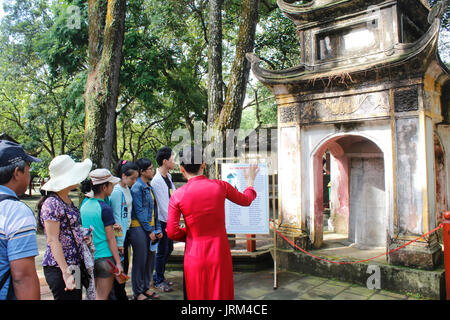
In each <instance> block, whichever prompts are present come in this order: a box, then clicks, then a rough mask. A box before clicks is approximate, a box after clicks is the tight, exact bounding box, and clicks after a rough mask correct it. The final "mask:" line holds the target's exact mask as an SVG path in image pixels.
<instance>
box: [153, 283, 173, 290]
mask: <svg viewBox="0 0 450 320" xmlns="http://www.w3.org/2000/svg"><path fill="white" fill-rule="evenodd" d="M155 288H156V289H158V290H159V291H160V292H171V291H173V289H172V288H171V287H170V286H169V285H168V284H167V283H166V282H164V281H163V282H161V283H160V284H158V285H156V286H155Z"/></svg>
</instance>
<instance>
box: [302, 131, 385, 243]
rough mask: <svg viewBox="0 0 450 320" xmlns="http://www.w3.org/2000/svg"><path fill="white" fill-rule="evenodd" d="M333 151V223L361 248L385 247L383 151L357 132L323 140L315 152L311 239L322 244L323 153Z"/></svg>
mask: <svg viewBox="0 0 450 320" xmlns="http://www.w3.org/2000/svg"><path fill="white" fill-rule="evenodd" d="M327 150H329V152H330V154H331V170H330V171H331V172H330V174H331V196H330V203H331V205H330V210H331V217H330V224H332V226H333V229H334V231H335V232H336V233H339V234H347V236H348V242H349V243H352V244H354V245H355V246H357V247H358V248H361V249H365V248H371V247H381V246H383V247H385V246H386V227H387V226H386V224H387V223H386V221H387V208H386V203H387V201H386V199H387V198H386V197H387V194H386V192H385V172H384V171H385V169H384V154H383V152H382V151H381V149H380V148H379V147H378V146H377V144H376V143H375V142H373V141H372V140H370V139H369V138H367V137H364V136H361V135H358V134H344V135H338V136H334V137H331V138H329V139H327V140H326V141H324V142H322V143H321V144H320V146H319V147H318V148H317V150H316V151H315V152H313V156H312V161H313V172H314V174H313V176H314V178H313V185H314V187H313V189H314V216H313V217H312V219H311V220H312V226H311V239H312V242H313V245H314V247H315V248H320V247H321V246H322V244H323V226H324V221H323V211H324V208H323V188H324V185H323V179H322V176H321V175H322V171H321V169H322V156H323V154H324V153H325V152H326V151H327Z"/></svg>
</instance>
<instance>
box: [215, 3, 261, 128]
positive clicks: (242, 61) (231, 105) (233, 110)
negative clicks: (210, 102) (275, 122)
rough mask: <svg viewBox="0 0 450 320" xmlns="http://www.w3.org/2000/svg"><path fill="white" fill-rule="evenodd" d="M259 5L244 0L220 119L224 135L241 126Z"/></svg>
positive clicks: (220, 126)
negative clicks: (247, 57) (248, 57)
mask: <svg viewBox="0 0 450 320" xmlns="http://www.w3.org/2000/svg"><path fill="white" fill-rule="evenodd" d="M259 3H260V0H244V1H243V2H242V14H241V20H240V25H239V35H238V40H237V44H236V55H235V57H234V62H233V67H232V68H231V77H230V82H229V83H228V91H227V95H226V99H225V103H224V106H223V108H222V110H221V112H220V117H219V130H220V131H221V132H222V133H225V131H226V130H227V129H237V128H239V126H240V124H241V116H242V106H243V104H244V99H245V92H246V89H247V83H248V77H249V74H250V62H249V61H248V60H247V59H246V57H245V54H246V53H247V52H253V47H254V44H255V32H256V25H257V24H258V11H259Z"/></svg>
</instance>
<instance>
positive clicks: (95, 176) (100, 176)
mask: <svg viewBox="0 0 450 320" xmlns="http://www.w3.org/2000/svg"><path fill="white" fill-rule="evenodd" d="M89 178H91V180H92V184H93V185H94V186H95V185H97V184H102V183H106V182H111V183H112V184H117V183H119V182H120V180H121V179H120V178H117V177H114V176H113V175H112V174H111V172H110V171H109V170H108V169H105V168H102V169H95V170H92V171H91V172H90V173H89Z"/></svg>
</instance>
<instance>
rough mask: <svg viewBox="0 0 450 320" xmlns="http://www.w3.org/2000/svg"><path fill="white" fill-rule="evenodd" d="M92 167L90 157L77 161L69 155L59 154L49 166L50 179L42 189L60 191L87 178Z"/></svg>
mask: <svg viewBox="0 0 450 320" xmlns="http://www.w3.org/2000/svg"><path fill="white" fill-rule="evenodd" d="M91 168H92V161H91V160H90V159H85V160H84V161H83V162H75V161H74V160H73V159H72V158H71V157H69V156H68V155H65V154H64V155H61V156H57V157H56V158H54V159H53V160H52V161H51V162H50V165H49V166H48V169H49V172H50V180H48V181H47V183H46V184H44V185H43V186H42V188H41V189H42V190H44V191H53V192H58V191H61V190H63V189H65V188H67V187H70V186H73V185H77V184H79V183H81V182H82V181H83V180H84V179H86V178H87V176H88V174H89V171H91Z"/></svg>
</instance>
